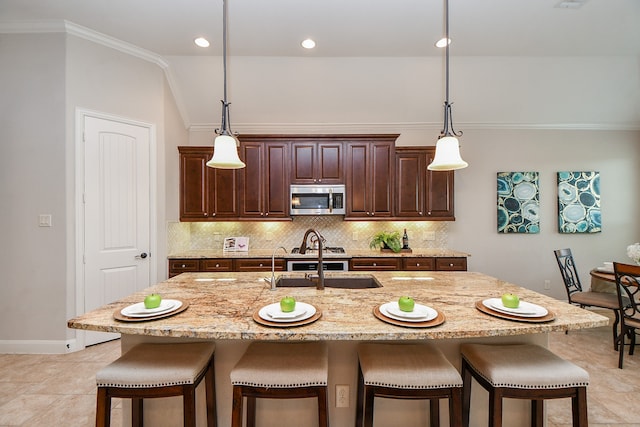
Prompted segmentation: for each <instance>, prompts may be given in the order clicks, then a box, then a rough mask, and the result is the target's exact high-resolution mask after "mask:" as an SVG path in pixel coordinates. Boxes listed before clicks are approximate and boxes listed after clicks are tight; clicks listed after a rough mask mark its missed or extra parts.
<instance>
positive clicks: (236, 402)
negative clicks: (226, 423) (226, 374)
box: [231, 385, 244, 427]
mask: <svg viewBox="0 0 640 427" xmlns="http://www.w3.org/2000/svg"><path fill="white" fill-rule="evenodd" d="M243 399H244V397H243V396H242V386H238V385H234V386H233V409H232V411H231V427H242V400H243Z"/></svg>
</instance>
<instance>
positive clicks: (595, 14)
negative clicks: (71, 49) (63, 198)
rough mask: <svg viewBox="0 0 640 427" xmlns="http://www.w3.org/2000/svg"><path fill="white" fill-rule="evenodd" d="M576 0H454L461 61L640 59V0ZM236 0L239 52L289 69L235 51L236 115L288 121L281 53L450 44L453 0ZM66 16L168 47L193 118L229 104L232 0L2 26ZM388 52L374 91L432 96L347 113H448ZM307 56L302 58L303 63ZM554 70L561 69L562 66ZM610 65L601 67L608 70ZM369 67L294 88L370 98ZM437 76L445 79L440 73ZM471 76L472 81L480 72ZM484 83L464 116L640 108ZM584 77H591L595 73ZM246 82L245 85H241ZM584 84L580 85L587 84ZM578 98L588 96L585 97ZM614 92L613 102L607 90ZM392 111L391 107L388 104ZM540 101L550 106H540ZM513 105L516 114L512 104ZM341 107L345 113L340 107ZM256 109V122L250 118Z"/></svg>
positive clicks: (85, 7) (362, 54) (338, 56)
mask: <svg viewBox="0 0 640 427" xmlns="http://www.w3.org/2000/svg"><path fill="white" fill-rule="evenodd" d="M573 1H575V2H579V3H581V7H580V8H577V9H573V8H561V7H558V5H559V4H560V3H561V0H450V1H449V8H450V36H451V39H452V40H453V43H452V45H451V56H452V58H455V57H458V58H460V60H459V61H458V62H456V64H459V63H460V62H461V61H464V59H467V60H468V61H467V62H466V63H472V64H476V65H475V66H480V67H482V63H483V61H482V60H481V58H480V57H493V58H494V60H493V61H492V62H500V61H495V59H505V60H506V59H508V57H510V58H514V57H518V58H537V59H539V60H538V63H539V64H549V63H550V62H551V63H553V62H556V61H555V58H559V57H567V56H571V57H584V58H586V57H599V58H600V59H601V61H600V62H605V61H602V59H603V57H605V58H607V57H610V56H611V57H613V56H616V57H618V58H621V57H624V58H631V59H632V61H633V60H636V59H640V0H573ZM227 3H228V18H229V20H228V25H229V37H228V46H229V49H228V53H229V56H230V57H234V56H236V57H240V56H243V57H245V58H246V62H245V63H244V64H245V65H246V66H249V65H251V64H254V63H255V61H258V60H259V61H261V66H262V65H263V64H264V67H267V68H268V67H271V68H268V69H269V70H270V71H271V72H272V74H271V75H272V76H273V75H274V73H275V74H281V75H283V76H282V77H281V79H284V80H283V81H279V82H278V83H276V82H273V81H268V80H263V81H261V80H259V78H258V77H261V76H256V75H247V74H245V75H244V80H243V76H242V72H243V71H245V70H244V69H241V68H242V67H239V66H237V64H238V62H240V61H236V62H233V61H232V62H231V63H232V68H233V66H234V65H236V68H233V76H234V79H232V81H231V83H230V86H231V92H232V95H233V96H232V98H233V99H234V101H237V103H236V104H237V105H242V107H243V108H242V109H241V110H238V109H236V110H235V113H234V117H235V118H236V120H238V117H240V118H241V119H242V117H243V116H242V114H243V113H245V114H247V116H245V117H248V116H250V112H248V110H250V109H251V108H253V109H254V110H255V111H258V112H259V114H258V113H256V114H254V115H253V116H251V117H256V116H258V115H259V117H260V123H270V122H278V121H279V122H281V123H282V122H284V121H288V120H289V117H288V116H287V117H285V118H282V117H274V116H270V115H268V113H270V112H271V111H270V110H271V109H270V104H264V102H263V104H260V102H261V99H265V100H267V99H271V100H273V99H274V98H276V97H279V96H280V93H273V92H268V90H269V86H274V88H275V87H278V88H282V87H283V86H282V85H289V84H291V85H293V84H294V82H291V81H290V80H286V79H287V78H294V79H296V78H299V76H296V75H294V76H293V77H290V76H287V75H285V74H286V72H284V73H283V72H281V71H282V69H276V68H274V67H273V66H271V64H273V63H274V62H278V63H280V64H282V63H290V62H291V60H296V61H298V62H296V64H298V65H299V64H300V62H299V58H320V57H322V58H323V59H324V60H325V61H324V62H323V65H326V64H332V65H333V66H336V64H337V66H338V67H340V66H341V65H342V64H341V62H344V61H342V58H345V57H351V58H353V57H357V59H358V60H360V61H361V62H362V60H364V61H366V60H367V57H370V58H373V57H375V58H388V57H396V58H398V60H397V61H399V62H398V63H402V64H407V63H409V64H413V63H412V62H411V60H412V59H418V60H424V59H426V60H427V61H428V60H429V59H430V60H432V61H439V60H438V59H436V58H441V57H442V55H443V53H442V50H441V49H438V48H436V47H435V46H434V42H435V41H436V40H438V39H439V38H441V37H442V35H443V27H444V25H443V9H444V1H443V0H227ZM63 21H66V22H67V23H71V24H73V28H74V29H76V30H77V29H78V28H79V27H78V26H80V27H86V28H87V29H89V31H88V33H97V34H98V35H99V36H100V37H102V36H101V35H106V36H109V37H111V38H113V39H116V41H118V43H120V42H119V41H121V42H125V43H124V44H127V43H128V44H130V45H133V47H134V50H138V51H142V52H144V50H146V51H148V52H150V53H151V55H149V57H152V58H162V59H164V60H165V61H161V62H163V63H165V64H170V67H169V72H170V74H171V77H172V78H171V87H172V91H173V93H174V96H175V97H176V100H177V103H178V108H179V109H180V112H181V115H182V117H183V120H184V121H185V125H186V126H187V127H190V126H194V125H207V126H208V124H211V123H212V122H213V125H215V122H216V121H217V120H218V115H219V110H220V106H219V99H220V97H221V94H219V91H220V89H221V87H220V85H219V84H218V83H219V79H216V78H214V79H212V78H211V77H212V76H217V75H219V74H216V73H219V72H220V70H219V68H220V64H219V58H220V56H221V55H222V47H221V39H222V0H0V36H1V34H2V33H3V32H25V31H26V32H30V31H32V29H33V31H39V30H40V31H43V29H44V30H46V29H47V28H58V29H59V28H65V27H67V28H68V26H69V24H67V25H66V26H63V25H62V24H63ZM198 36H205V37H206V38H208V39H209V41H210V42H211V47H209V48H206V49H202V48H198V47H196V46H195V44H194V43H193V40H194V39H195V38H196V37H198ZM307 37H310V38H313V39H314V40H315V41H316V42H317V47H316V48H315V49H313V50H306V49H303V48H302V47H301V46H300V42H301V41H302V40H303V39H304V38H307ZM268 57H272V58H273V60H268V59H265V58H268ZM276 57H279V58H276ZM282 57H290V58H289V59H288V62H287V61H283V60H282ZM427 57H431V58H427ZM496 57H502V58H496ZM474 60H475V62H474ZM252 61H254V62H252ZM607 61H608V58H607ZM521 62H523V61H521ZM524 62H525V63H526V61H524ZM612 62H614V61H613V60H612ZM377 63H378V64H380V63H383V61H378V62H377ZM438 63H440V62H438ZM247 64H248V65H247ZM313 64H317V62H314V63H313ZM384 64H386V67H391V69H389V68H385V69H384V70H386V71H387V74H386V75H383V73H384V71H383V69H378V70H376V71H377V74H379V75H380V76H378V77H379V79H386V80H385V81H386V85H387V90H388V91H389V93H387V94H386V96H387V97H386V98H385V97H384V95H381V96H380V99H378V100H376V101H380V100H387V101H391V102H395V100H396V99H397V98H396V96H395V95H396V94H395V93H393V91H394V90H398V91H404V92H403V93H405V94H409V95H408V97H409V98H412V97H415V95H413V92H415V91H416V90H417V91H420V92H419V93H421V94H424V96H425V99H424V100H422V99H420V100H417V101H416V100H414V107H415V106H416V103H418V107H417V108H413V109H412V108H411V105H410V104H406V106H405V102H404V101H407V99H406V98H405V99H403V107H404V108H403V109H394V112H395V114H396V117H389V116H387V115H386V113H384V112H380V113H379V114H378V115H376V114H375V111H373V106H374V104H373V103H370V104H371V107H370V106H369V104H367V108H366V110H367V111H366V114H368V115H367V116H365V117H360V116H358V115H357V114H356V113H359V112H360V111H361V110H362V108H358V106H352V108H351V110H348V109H347V110H346V111H347V113H349V114H345V115H344V117H348V118H347V119H345V120H347V121H355V122H374V123H376V122H379V121H381V120H388V121H390V122H393V121H400V122H418V121H422V120H424V119H423V118H426V119H427V120H430V121H432V122H437V121H439V120H440V119H439V116H440V111H439V110H440V102H441V99H442V98H441V96H442V95H441V92H440V91H439V88H438V86H435V88H438V89H437V90H436V89H434V86H433V85H430V86H428V87H422V86H420V87H418V88H417V89H416V90H413V91H412V90H410V89H409V88H405V87H404V86H403V85H402V83H403V81H402V79H403V78H405V77H406V74H402V73H401V74H399V76H401V77H398V79H399V80H398V81H396V82H393V84H389V83H388V81H389V79H388V78H386V76H388V75H389V71H391V72H395V69H394V68H393V67H394V62H390V61H384ZM477 64H480V65H477ZM551 65H553V64H551ZM283 66H284V65H281V67H283ZM309 66H311V65H309ZM542 66H543V65H539V67H542ZM302 67H303V69H304V65H303V66H302ZM405 68H408V69H410V68H411V67H410V66H409V67H407V66H405ZM339 69H340V70H341V71H342V69H341V68H339ZM421 70H423V69H421ZM544 70H546V69H544ZM285 71H287V70H286V69H285ZM341 71H340V72H341ZM400 71H402V72H404V73H409V72H410V70H409V71H407V70H400ZM426 71H427V72H429V70H426ZM517 71H519V72H520V73H521V74H522V78H526V77H527V76H526V74H527V71H528V70H526V69H525V70H517ZM585 71H586V72H581V73H580V74H583V75H580V76H575V75H572V76H562V75H560V76H556V75H553V74H552V78H553V79H554V80H557V81H556V82H555V84H557V85H560V86H562V85H566V83H568V84H569V85H571V84H578V83H576V82H582V80H585V79H588V78H594V76H593V74H594V73H595V71H593V70H591V74H589V70H585ZM438 72H439V69H438ZM486 72H487V71H486V70H485V73H486ZM548 72H549V73H553V70H549V71H548ZM474 73H475V71H474ZM239 74H240V75H239ZM614 74H615V73H613V74H612V76H611V78H612V79H615V75H614ZM485 75H486V74H485ZM600 76H601V75H599V76H597V77H595V78H597V79H600V78H601V77H600ZM367 77H368V79H369V80H366V79H362V80H363V81H362V82H360V81H353V82H352V85H353V86H354V88H351V89H350V90H351V92H350V91H349V90H347V91H342V92H337V93H336V92H331V91H330V90H325V89H324V87H327V88H332V87H333V85H331V84H330V85H329V86H327V85H324V86H322V85H318V87H319V88H320V89H318V91H319V92H317V93H307V92H306V91H309V90H310V89H307V88H306V87H305V86H303V85H302V84H301V83H300V82H298V86H292V89H290V90H289V91H290V92H293V91H294V90H297V91H298V92H297V93H307V98H308V99H321V100H322V99H324V100H325V105H333V104H332V103H334V102H335V101H333V100H331V96H334V97H338V96H340V97H341V103H342V104H341V105H343V106H344V105H345V104H346V105H347V106H349V105H350V104H349V103H350V97H351V98H357V97H360V98H363V99H365V100H364V101H363V102H367V101H366V99H367V98H366V96H368V92H371V91H370V90H367V88H364V87H359V86H358V85H361V86H362V85H366V84H370V86H369V87H376V86H375V83H376V81H375V80H373V79H374V77H376V76H367ZM327 78H328V79H329V83H334V81H332V80H330V79H331V78H333V79H336V77H335V76H333V75H332V76H329V77H327ZM409 78H411V77H410V76H409ZM435 78H436V79H437V75H436V76H435ZM432 79H433V77H432ZM566 79H568V82H567V80H566ZM623 79H625V77H623ZM574 80H575V81H574ZM627 80H628V79H627ZM631 80H633V79H631ZM434 81H435V80H434ZM234 83H235V84H236V91H235V92H234ZM469 84H472V81H470V83H469ZM476 84H477V83H476ZM611 84H614V83H611ZM633 84H634V82H628V83H627V84H626V85H618V86H619V87H615V88H614V89H615V90H609V87H608V86H607V90H606V91H605V93H606V94H609V95H610V96H611V97H614V98H615V96H616V94H618V93H619V92H620V91H624V92H625V93H628V92H629V88H631V90H634V89H633V88H634V86H633ZM252 85H253V86H252ZM483 85H486V82H481V83H480V85H479V86H476V87H475V89H474V91H471V90H469V89H467V90H466V91H463V90H462V89H461V90H460V91H459V92H457V98H456V99H457V100H459V101H461V102H460V104H461V105H465V106H468V107H469V108H468V109H467V111H468V112H469V113H468V115H467V116H466V117H465V116H464V114H465V112H464V110H463V112H462V114H461V115H460V117H461V118H462V119H463V121H464V120H465V119H466V121H467V122H482V121H486V122H498V121H509V120H511V121H513V122H518V121H523V120H524V119H521V118H520V117H526V120H531V121H539V122H541V123H549V122H550V121H553V120H556V121H564V122H566V123H573V122H581V121H588V120H592V119H591V116H593V117H595V119H594V120H602V121H604V122H606V121H607V120H609V118H608V117H607V115H606V114H609V116H610V120H609V121H617V120H621V121H629V122H632V123H636V124H637V123H638V122H637V117H635V116H633V115H634V114H635V112H637V111H638V105H640V104H639V103H640V101H638V100H637V99H636V98H634V99H632V100H631V101H627V104H629V105H627V104H624V105H617V104H616V106H617V108H616V109H611V108H610V109H609V110H612V111H610V112H608V111H609V110H606V111H605V112H604V114H599V113H600V112H597V111H594V112H593V113H591V112H585V111H584V109H585V108H586V107H585V106H591V105H592V104H593V103H592V102H590V100H591V99H594V97H599V96H602V95H601V94H592V93H591V92H589V91H584V92H585V96H584V97H582V96H580V97H578V98H577V99H578V100H577V101H574V104H570V105H565V104H562V103H558V105H557V109H556V111H560V112H561V113H562V114H558V115H557V117H554V116H552V113H551V112H550V111H551V110H550V109H549V105H548V96H545V93H546V92H544V91H540V98H541V99H540V100H539V101H540V102H537V103H536V102H535V101H536V100H527V103H528V104H529V107H528V108H529V110H527V111H522V107H521V106H519V108H518V109H515V108H511V107H509V108H508V110H507V111H505V110H504V108H505V106H504V105H502V104H499V105H498V106H497V107H496V108H493V109H492V108H491V107H489V106H487V105H485V104H484V103H485V100H487V99H489V98H492V97H496V95H495V94H494V93H489V94H486V95H485V96H480V95H479V94H476V92H477V91H481V90H483V89H484V88H483ZM586 85H587V87H588V82H587V83H586ZM241 86H242V87H243V88H244V89H243V90H244V91H245V92H242V91H240V90H238V89H237V88H238V87H241ZM342 87H343V86H342ZM252 90H253V91H255V92H256V93H257V94H258V93H259V94H260V95H261V96H257V95H256V96H255V97H252V98H251V100H250V101H248V100H246V99H243V98H242V95H243V93H246V96H247V97H249V96H250V95H253V93H249V92H250V91H252ZM275 90H276V89H272V91H275ZM336 90H337V89H336ZM429 90H431V92H429ZM504 90H505V91H507V95H508V91H509V90H510V89H509V88H508V87H507V88H505V89H504ZM549 90H551V89H549ZM595 90H596V89H594V91H595ZM460 93H463V94H469V96H471V95H473V94H476V96H475V97H476V98H477V99H479V100H481V102H480V101H478V102H476V104H478V105H476V106H475V107H476V109H477V111H478V112H479V113H478V114H476V113H475V112H474V110H473V107H474V105H473V104H472V102H473V101H470V100H469V99H465V98H463V97H461V96H460ZM578 93H581V89H579V90H578ZM363 94H365V95H363ZM519 95H520V98H519V99H522V97H521V94H519ZM587 95H589V96H591V97H588V96H587ZM295 99H296V100H299V99H300V96H299V95H296V97H295ZM580 99H588V100H589V101H587V102H583V101H580ZM615 99H618V98H615ZM614 101H615V100H614ZM265 102H266V101H265ZM380 103H381V102H378V104H380ZM576 103H577V104H576ZM423 104H424V105H425V106H428V107H424V108H427V109H426V110H423V109H422V108H423V107H422V105H423ZM604 104H605V105H610V104H607V103H606V102H604ZM375 105H377V104H375ZM382 105H386V104H384V103H382ZM521 105H524V103H521ZM306 107H307V108H306V110H305V111H307V110H308V112H307V113H306V114H307V116H304V117H302V118H298V119H297V121H300V122H304V121H305V120H306V121H307V122H308V121H310V120H311V121H314V122H335V121H336V119H335V117H333V116H329V115H328V113H327V112H326V110H327V109H326V108H324V109H322V111H314V110H313V109H312V107H311V106H309V105H307V106H306ZM344 108H348V107H344ZM590 108H591V109H592V110H593V109H594V108H593V107H590ZM396 110H398V111H396ZM405 110H406V111H409V112H410V113H413V116H412V115H411V114H401V113H404V112H405ZM613 110H615V111H613ZM384 111H388V110H387V109H386V107H385V108H384ZM486 111H494V113H493V114H494V116H492V117H489V116H486V114H484V112H486ZM532 112H535V113H536V114H538V115H540V117H539V118H536V117H534V114H532ZM607 112H608V113H607ZM352 113H353V114H352ZM596 113H598V114H596ZM322 114H326V115H327V116H326V117H325V116H323V115H322ZM510 114H511V115H512V116H509V115H510ZM516 114H520V116H516ZM590 114H591V115H590ZM334 115H338V112H336V113H335V114H334ZM340 117H342V116H340ZM550 117H551V119H552V120H550ZM246 121H247V120H245V123H246ZM248 121H249V122H251V120H250V119H249V120H248ZM254 121H255V120H254ZM238 122H242V120H238Z"/></svg>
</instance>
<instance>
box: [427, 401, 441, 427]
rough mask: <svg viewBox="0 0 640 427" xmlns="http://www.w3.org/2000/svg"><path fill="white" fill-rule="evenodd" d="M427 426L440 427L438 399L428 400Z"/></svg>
mask: <svg viewBox="0 0 640 427" xmlns="http://www.w3.org/2000/svg"><path fill="white" fill-rule="evenodd" d="M429 425H430V426H431V427H440V399H438V398H435V397H434V398H433V399H429Z"/></svg>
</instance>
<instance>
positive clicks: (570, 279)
mask: <svg viewBox="0 0 640 427" xmlns="http://www.w3.org/2000/svg"><path fill="white" fill-rule="evenodd" d="M553 252H554V253H555V255H556V261H558V267H559V268H560V274H561V275H562V280H563V282H564V286H565V289H566V291H567V298H568V299H569V303H570V304H575V305H578V306H580V307H582V308H585V307H598V308H607V309H609V310H613V314H614V316H615V319H614V321H613V328H612V329H613V349H614V350H616V351H617V350H618V324H619V323H620V310H619V305H618V298H617V296H616V295H615V294H612V293H606V292H593V291H583V290H582V284H581V283H580V277H579V276H578V270H577V269H576V263H575V261H574V260H573V255H572V254H571V249H557V250H555V251H553Z"/></svg>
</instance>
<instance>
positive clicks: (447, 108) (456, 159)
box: [427, 0, 469, 171]
mask: <svg viewBox="0 0 640 427" xmlns="http://www.w3.org/2000/svg"><path fill="white" fill-rule="evenodd" d="M444 18H445V19H444V40H447V41H448V43H444V50H445V67H444V69H445V100H444V125H443V127H442V131H440V137H439V138H438V142H437V143H436V155H435V156H434V158H433V162H431V164H429V166H427V169H429V170H432V171H450V170H456V169H462V168H466V167H467V166H469V164H468V163H467V162H465V161H464V160H462V157H461V156H460V144H459V143H458V138H457V137H459V136H462V132H456V131H455V130H454V129H453V117H452V114H451V103H450V102H449V45H450V44H451V39H450V38H449V0H445V2H444Z"/></svg>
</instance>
